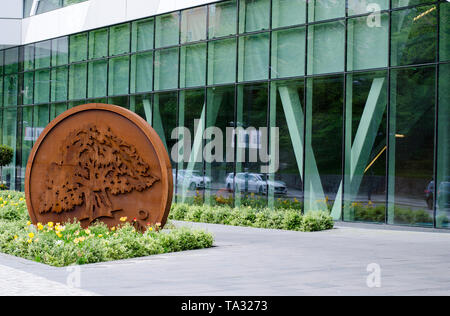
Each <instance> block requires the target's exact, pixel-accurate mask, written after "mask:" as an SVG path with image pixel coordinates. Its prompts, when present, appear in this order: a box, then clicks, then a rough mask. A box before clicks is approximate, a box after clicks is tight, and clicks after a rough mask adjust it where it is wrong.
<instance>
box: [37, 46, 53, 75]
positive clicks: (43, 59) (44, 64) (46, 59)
mask: <svg viewBox="0 0 450 316" xmlns="http://www.w3.org/2000/svg"><path fill="white" fill-rule="evenodd" d="M51 50H52V41H45V42H40V43H36V45H35V60H34V67H35V68H36V69H39V68H48V67H50V57H51Z"/></svg>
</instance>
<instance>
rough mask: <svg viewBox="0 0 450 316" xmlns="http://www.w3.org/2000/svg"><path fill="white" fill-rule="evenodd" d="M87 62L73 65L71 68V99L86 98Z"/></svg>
mask: <svg viewBox="0 0 450 316" xmlns="http://www.w3.org/2000/svg"><path fill="white" fill-rule="evenodd" d="M86 72H87V64H76V65H71V66H70V69H69V100H76V99H84V98H86Z"/></svg>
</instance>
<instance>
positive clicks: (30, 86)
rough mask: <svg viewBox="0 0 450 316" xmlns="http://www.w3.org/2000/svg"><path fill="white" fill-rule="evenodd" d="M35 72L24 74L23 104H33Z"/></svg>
mask: <svg viewBox="0 0 450 316" xmlns="http://www.w3.org/2000/svg"><path fill="white" fill-rule="evenodd" d="M33 91H34V72H26V73H24V74H23V104H33Z"/></svg>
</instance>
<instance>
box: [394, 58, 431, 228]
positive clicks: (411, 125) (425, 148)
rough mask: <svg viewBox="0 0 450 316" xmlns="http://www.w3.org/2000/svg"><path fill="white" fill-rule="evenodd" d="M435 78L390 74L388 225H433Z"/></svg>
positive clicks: (416, 72) (418, 71) (411, 72)
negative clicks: (431, 193)
mask: <svg viewBox="0 0 450 316" xmlns="http://www.w3.org/2000/svg"><path fill="white" fill-rule="evenodd" d="M435 77H436V69H435V68H434V67H427V68H412V69H404V70H393V71H392V78H391V104H390V126H389V129H390V132H389V146H390V147H389V185H388V189H389V197H388V199H389V204H388V207H389V213H388V223H389V224H406V225H420V226H428V225H432V224H433V217H432V214H433V207H434V203H433V196H432V195H430V194H428V193H427V192H428V191H431V192H432V191H433V190H434V182H433V180H434V179H433V171H434V127H435V126H434V125H435V120H434V117H435ZM424 191H425V194H424Z"/></svg>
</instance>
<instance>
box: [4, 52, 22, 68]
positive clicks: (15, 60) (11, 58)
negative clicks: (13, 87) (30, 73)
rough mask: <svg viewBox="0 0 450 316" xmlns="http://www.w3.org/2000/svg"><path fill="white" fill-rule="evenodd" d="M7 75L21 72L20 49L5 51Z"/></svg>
mask: <svg viewBox="0 0 450 316" xmlns="http://www.w3.org/2000/svg"><path fill="white" fill-rule="evenodd" d="M4 52H5V75H7V74H12V73H16V72H18V71H19V48H18V47H16V48H11V49H6V50H5V51H4Z"/></svg>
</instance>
